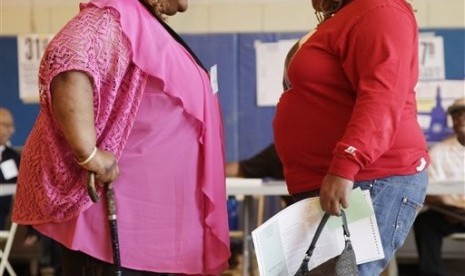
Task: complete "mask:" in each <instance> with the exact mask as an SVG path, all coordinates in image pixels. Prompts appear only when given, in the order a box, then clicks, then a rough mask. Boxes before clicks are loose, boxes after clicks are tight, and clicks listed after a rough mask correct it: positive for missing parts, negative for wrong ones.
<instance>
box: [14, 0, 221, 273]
mask: <svg viewBox="0 0 465 276" xmlns="http://www.w3.org/2000/svg"><path fill="white" fill-rule="evenodd" d="M80 8H81V10H80V13H79V14H78V15H77V16H76V17H74V18H73V19H71V21H70V22H68V24H67V25H66V26H65V27H64V28H63V29H62V30H61V31H60V32H59V33H58V34H57V35H56V36H55V38H54V39H53V40H52V41H51V42H50V44H49V46H48V48H47V49H46V52H45V54H44V57H43V59H42V62H41V66H40V72H39V89H40V99H41V101H40V106H41V109H40V113H39V115H38V118H37V121H36V123H35V125H34V127H33V129H32V132H31V134H30V136H29V138H28V140H27V142H26V145H25V147H24V151H23V157H22V164H21V170H20V173H19V179H18V188H17V195H16V200H15V205H14V213H13V220H14V221H16V222H18V223H21V224H29V225H33V226H34V227H35V228H36V229H37V230H38V231H39V232H41V233H42V234H44V235H46V236H49V237H51V238H52V239H54V240H55V241H57V242H59V243H60V244H61V245H62V253H63V254H62V256H63V261H64V263H63V264H64V269H65V274H66V275H109V274H108V273H109V271H110V269H111V262H112V251H111V243H110V238H109V229H108V225H107V219H106V210H105V200H104V197H102V200H100V202H98V203H93V202H92V201H91V200H90V199H89V197H88V195H87V191H86V182H87V180H86V176H87V173H88V171H91V172H95V174H96V179H97V181H98V183H100V184H104V183H112V185H113V187H114V190H115V194H116V204H117V206H118V226H119V229H118V234H119V240H120V254H121V262H122V266H123V269H124V270H123V272H124V275H165V274H168V273H176V274H178V273H179V274H204V275H207V274H208V275H218V274H220V273H221V272H222V271H223V270H224V269H226V267H227V260H228V257H229V236H228V225H227V213H226V204H225V202H226V198H225V196H226V192H225V177H224V151H223V129H222V122H221V112H220V106H219V101H218V97H217V95H216V94H215V93H214V91H212V89H211V86H210V79H209V74H208V72H207V71H206V70H205V68H204V67H203V66H202V64H201V63H200V61H199V60H198V59H197V58H196V56H195V55H194V54H193V53H192V51H191V50H190V49H189V48H188V47H187V45H185V43H184V42H183V41H182V40H181V38H180V37H179V36H178V35H177V34H176V33H175V32H174V31H173V30H171V29H170V28H169V27H168V26H167V25H166V24H165V23H164V22H163V19H162V18H163V17H164V16H167V15H168V16H170V15H174V14H175V13H176V12H183V11H185V10H186V9H187V0H159V1H157V0H155V1H152V0H140V1H138V0H124V1H123V0H119V1H115V0H113V1H110V0H95V1H91V2H90V3H87V4H81V7H80ZM98 192H99V193H101V192H102V187H101V186H99V188H98Z"/></svg>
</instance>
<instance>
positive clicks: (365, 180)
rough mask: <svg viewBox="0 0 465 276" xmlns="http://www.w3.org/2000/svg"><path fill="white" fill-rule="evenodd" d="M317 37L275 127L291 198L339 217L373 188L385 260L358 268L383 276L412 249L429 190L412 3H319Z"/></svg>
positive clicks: (292, 71) (295, 66)
mask: <svg viewBox="0 0 465 276" xmlns="http://www.w3.org/2000/svg"><path fill="white" fill-rule="evenodd" d="M312 4H313V7H314V9H315V10H316V12H317V16H318V17H319V18H320V19H321V22H320V24H319V25H318V28H317V31H316V32H315V33H314V34H313V35H311V36H310V37H309V38H308V39H307V40H306V41H304V42H303V43H302V46H301V47H300V49H299V50H298V51H297V53H296V54H295V55H294V58H293V59H292V60H291V62H290V64H289V68H288V77H289V81H290V83H291V84H292V87H291V88H290V89H289V90H287V91H286V92H284V93H283V95H282V96H281V98H280V100H279V103H278V105H277V110H276V115H275V118H274V122H273V127H274V137H275V145H276V149H277V152H278V155H279V157H280V159H281V161H282V163H283V167H284V176H285V179H286V183H287V185H288V190H289V192H290V194H291V195H292V196H293V197H294V198H295V199H296V200H300V199H303V198H308V197H310V196H319V197H320V204H321V207H322V209H323V210H324V211H325V212H327V213H328V214H330V215H340V214H341V208H348V207H349V202H348V201H349V196H350V194H351V191H352V189H353V188H357V187H360V188H362V189H364V190H366V189H368V190H369V191H370V195H371V198H372V201H373V207H374V211H375V215H376V218H377V223H378V228H379V230H380V237H381V242H382V244H383V248H384V256H385V258H384V259H381V260H377V261H373V262H369V263H364V264H360V265H358V270H359V273H360V275H362V276H373V275H379V274H380V273H381V272H382V271H383V269H384V268H385V267H386V265H387V264H388V262H389V260H390V259H391V258H392V256H393V254H394V252H395V251H396V249H397V248H399V247H400V246H401V245H402V244H403V242H404V241H405V239H406V237H407V234H408V233H409V231H410V229H411V227H412V224H413V221H414V219H415V216H416V215H417V213H418V211H419V210H420V209H421V207H422V203H423V201H424V198H425V194H426V187H427V184H428V174H427V169H426V168H427V166H428V163H429V157H428V154H427V145H426V141H425V138H424V136H423V133H422V131H421V128H420V126H419V124H418V122H417V108H416V96H415V90H414V87H415V85H416V83H417V81H418V27H417V23H416V19H415V16H414V13H413V10H412V7H411V6H410V5H409V4H408V3H407V2H406V1H405V0H312Z"/></svg>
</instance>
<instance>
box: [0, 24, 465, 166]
mask: <svg viewBox="0 0 465 276" xmlns="http://www.w3.org/2000/svg"><path fill="white" fill-rule="evenodd" d="M421 31H431V32H435V34H436V35H441V36H443V37H444V51H445V61H446V78H447V79H464V78H465V72H464V70H465V66H464V61H465V51H464V49H465V45H464V44H465V29H425V30H421ZM302 35H303V33H301V32H285V33H221V34H183V35H182V37H183V38H184V39H185V40H186V42H187V43H188V44H189V45H190V46H191V48H192V49H193V50H194V52H196V53H197V54H198V56H199V58H200V60H202V62H203V63H204V65H205V66H206V67H207V68H210V67H211V66H212V65H214V64H217V65H218V82H219V90H220V91H219V95H220V100H221V104H222V110H223V116H224V127H225V129H224V130H225V139H226V146H225V150H226V157H227V160H228V161H233V160H238V159H242V158H247V157H249V156H252V155H254V154H255V153H256V152H258V151H259V150H261V149H262V148H264V147H265V146H266V145H268V144H269V143H271V142H272V141H273V131H272V121H273V117H274V113H275V108H274V107H258V106H257V104H256V72H255V69H256V66H255V49H254V41H256V40H259V41H261V42H274V41H278V40H281V39H297V38H298V37H300V36H302ZM154 54H156V53H154ZM179 81H182V80H179ZM18 90H19V88H18V63H17V42H16V37H13V36H2V37H0V106H4V107H6V108H9V109H10V110H11V111H12V112H13V116H14V117H15V121H16V133H15V135H14V136H13V138H12V143H13V145H17V146H21V145H23V144H24V142H25V140H26V138H27V136H28V134H29V132H30V130H31V128H32V125H33V124H34V121H35V118H36V116H37V113H38V111H39V105H38V104H24V103H22V102H21V100H20V99H19V91H18Z"/></svg>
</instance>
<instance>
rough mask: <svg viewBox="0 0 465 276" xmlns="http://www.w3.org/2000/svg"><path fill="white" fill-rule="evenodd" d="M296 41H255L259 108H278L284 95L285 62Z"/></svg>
mask: <svg viewBox="0 0 465 276" xmlns="http://www.w3.org/2000/svg"><path fill="white" fill-rule="evenodd" d="M296 41H297V40H279V41H277V42H266V43H265V42H261V41H255V45H254V46H255V53H256V65H257V67H256V74H257V105H258V106H276V104H277V103H278V100H279V97H280V96H281V94H282V93H283V85H282V81H283V73H284V60H285V59H286V55H287V53H288V52H289V50H290V49H291V47H292V46H293V45H294V44H295V43H296Z"/></svg>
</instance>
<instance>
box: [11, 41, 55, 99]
mask: <svg viewBox="0 0 465 276" xmlns="http://www.w3.org/2000/svg"><path fill="white" fill-rule="evenodd" d="M52 38H53V35H51V34H22V35H18V37H17V43H18V79H19V97H20V99H21V100H22V101H23V102H25V103H37V102H39V88H38V73H39V65H40V60H41V59H42V55H43V53H44V50H45V48H46V47H47V44H48V42H49V41H50V40H51V39H52Z"/></svg>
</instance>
